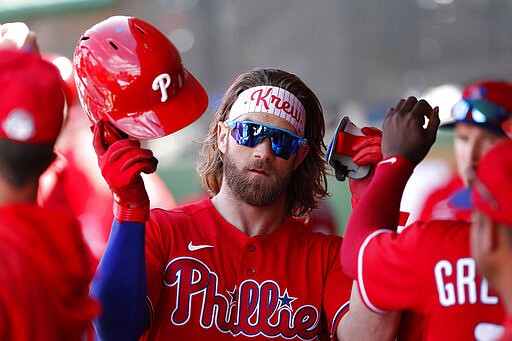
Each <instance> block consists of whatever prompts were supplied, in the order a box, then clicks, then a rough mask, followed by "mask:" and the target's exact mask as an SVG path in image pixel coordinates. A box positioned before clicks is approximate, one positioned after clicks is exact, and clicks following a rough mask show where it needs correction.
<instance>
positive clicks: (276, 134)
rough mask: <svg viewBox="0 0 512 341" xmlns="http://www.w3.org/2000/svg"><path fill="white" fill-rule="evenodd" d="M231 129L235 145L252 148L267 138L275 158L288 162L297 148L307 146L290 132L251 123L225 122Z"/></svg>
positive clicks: (304, 141)
mask: <svg viewBox="0 0 512 341" xmlns="http://www.w3.org/2000/svg"><path fill="white" fill-rule="evenodd" d="M224 124H225V125H226V126H228V127H229V128H231V136H233V138H234V139H235V141H236V143H238V144H240V145H243V146H246V147H254V146H256V145H257V144H258V143H260V142H261V141H263V140H264V139H265V138H267V137H268V138H269V140H270V145H271V146H272V151H273V152H274V154H275V155H276V156H279V157H281V158H283V159H285V160H288V159H289V158H290V156H291V155H292V154H293V153H295V152H296V151H297V149H298V148H299V146H303V145H306V144H308V141H307V140H306V139H303V138H301V137H300V136H297V135H295V134H294V133H292V132H291V131H288V130H286V129H281V128H277V127H273V126H269V125H266V124H263V123H257V122H252V121H225V122H224Z"/></svg>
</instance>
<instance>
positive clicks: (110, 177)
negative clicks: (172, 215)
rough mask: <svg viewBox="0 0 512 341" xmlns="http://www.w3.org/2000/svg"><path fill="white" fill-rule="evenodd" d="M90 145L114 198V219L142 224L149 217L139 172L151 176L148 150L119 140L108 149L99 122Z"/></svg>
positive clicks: (150, 159)
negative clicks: (92, 146)
mask: <svg viewBox="0 0 512 341" xmlns="http://www.w3.org/2000/svg"><path fill="white" fill-rule="evenodd" d="M93 133H94V139H93V145H94V150H95V151H96V155H98V164H99V166H100V169H101V174H102V175H103V178H105V181H106V182H107V184H108V186H109V187H110V190H111V191H112V194H113V196H114V216H115V217H116V218H117V220H118V221H119V222H123V221H131V222H145V221H146V220H147V219H148V217H149V198H148V194H147V192H146V189H145V187H144V181H143V180H142V177H141V175H140V174H141V173H147V174H149V173H153V172H155V171H156V164H155V163H154V162H152V159H154V158H153V153H152V152H151V150H148V149H142V148H141V147H140V142H139V141H137V140H133V139H122V140H118V141H116V142H114V143H113V144H112V145H111V146H108V145H107V144H106V142H105V139H104V136H105V127H104V123H103V122H102V121H100V122H98V123H96V125H95V126H94V131H93Z"/></svg>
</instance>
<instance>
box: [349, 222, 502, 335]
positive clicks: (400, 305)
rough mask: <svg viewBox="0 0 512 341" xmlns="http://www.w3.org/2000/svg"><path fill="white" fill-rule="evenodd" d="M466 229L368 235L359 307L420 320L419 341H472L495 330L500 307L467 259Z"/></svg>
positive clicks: (417, 227)
mask: <svg viewBox="0 0 512 341" xmlns="http://www.w3.org/2000/svg"><path fill="white" fill-rule="evenodd" d="M469 229H470V224H469V223H466V222H462V221H432V222H429V223H425V224H424V223H421V222H418V223H415V224H413V225H411V226H409V227H408V228H406V229H405V230H404V231H403V232H402V233H401V234H396V233H395V232H392V231H390V230H377V231H375V232H374V233H372V234H371V235H369V236H368V237H367V238H366V240H365V241H364V243H363V245H362V247H361V249H360V251H359V257H358V258H359V262H358V278H359V282H358V283H359V289H360V292H361V296H362V298H363V301H364V302H365V303H366V305H367V306H368V307H369V308H370V309H372V310H373V311H376V312H384V311H394V310H405V309H408V310H412V311H413V312H415V313H417V314H419V315H421V317H422V318H423V326H422V328H423V339H424V340H474V339H479V338H478V337H477V336H482V335H485V333H487V331H488V330H495V329H496V328H489V326H498V325H499V324H500V323H501V322H502V321H503V318H504V310H503V306H502V304H501V303H500V301H499V298H498V296H497V293H496V292H494V291H493V290H491V289H490V288H489V284H488V282H487V280H486V279H485V278H483V277H482V276H481V275H480V274H479V273H478V271H477V269H476V263H475V260H474V259H473V258H471V256H470V249H469ZM407 327H408V326H407V325H402V328H407Z"/></svg>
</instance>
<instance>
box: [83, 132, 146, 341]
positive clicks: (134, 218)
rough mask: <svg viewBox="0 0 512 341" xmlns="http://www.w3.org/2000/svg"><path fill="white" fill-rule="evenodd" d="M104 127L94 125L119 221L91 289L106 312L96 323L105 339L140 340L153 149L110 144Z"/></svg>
mask: <svg viewBox="0 0 512 341" xmlns="http://www.w3.org/2000/svg"><path fill="white" fill-rule="evenodd" d="M104 129H105V127H104V124H103V123H102V122H98V123H97V124H96V125H95V127H94V140H93V144H94V149H95V151H96V154H97V155H98V161H99V166H100V168H101V173H102V175H103V177H104V178H105V180H106V182H107V183H108V185H109V187H110V190H111V191H112V194H113V196H114V217H115V219H114V223H113V224H112V230H111V234H110V238H109V241H108V244H107V247H106V249H105V253H104V255H103V257H102V259H101V261H100V265H99V267H98V270H97V272H96V276H95V278H94V280H93V282H92V285H91V295H92V296H94V297H96V298H97V299H98V300H99V301H100V303H101V305H102V312H101V314H100V316H99V317H98V319H96V320H95V321H94V326H95V328H96V331H97V333H98V335H99V337H100V338H101V339H105V340H137V339H138V338H139V337H140V335H141V334H142V333H143V332H144V330H145V329H146V328H147V324H148V322H147V321H148V314H147V312H146V305H145V298H146V291H147V283H146V265H145V249H144V239H145V222H146V221H147V219H148V217H149V198H148V195H147V193H146V190H145V187H144V182H143V181H142V178H141V175H140V174H141V172H144V173H152V172H154V171H155V170H156V164H155V163H154V162H152V158H153V154H152V152H151V151H150V150H147V149H141V148H140V143H139V142H138V141H135V140H130V139H122V140H118V141H116V142H114V143H112V145H110V146H109V145H108V144H107V143H106V142H105V130H104Z"/></svg>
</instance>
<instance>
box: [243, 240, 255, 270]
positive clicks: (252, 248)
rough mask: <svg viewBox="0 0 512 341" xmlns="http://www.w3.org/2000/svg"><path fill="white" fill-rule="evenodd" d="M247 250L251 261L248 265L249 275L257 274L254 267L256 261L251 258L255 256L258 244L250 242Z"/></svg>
mask: <svg viewBox="0 0 512 341" xmlns="http://www.w3.org/2000/svg"><path fill="white" fill-rule="evenodd" d="M245 250H246V251H247V253H246V255H247V257H248V258H249V262H248V265H247V271H246V273H247V276H251V277H252V276H254V275H255V274H256V269H254V263H253V262H252V261H251V260H250V258H252V257H251V256H253V255H254V254H255V252H256V246H255V245H254V244H248V245H247V247H246V248H245Z"/></svg>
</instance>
